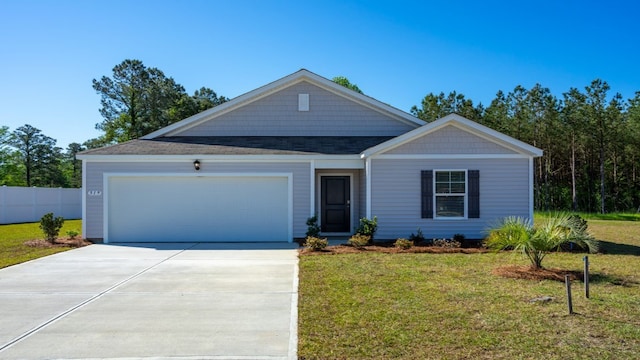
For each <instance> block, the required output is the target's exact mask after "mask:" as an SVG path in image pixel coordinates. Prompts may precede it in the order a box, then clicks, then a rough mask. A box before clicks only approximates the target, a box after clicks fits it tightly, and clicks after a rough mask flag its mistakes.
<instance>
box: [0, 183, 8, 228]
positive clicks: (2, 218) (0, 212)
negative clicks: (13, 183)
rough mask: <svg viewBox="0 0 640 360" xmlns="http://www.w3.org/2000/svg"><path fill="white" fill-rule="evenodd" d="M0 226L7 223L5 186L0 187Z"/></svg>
mask: <svg viewBox="0 0 640 360" xmlns="http://www.w3.org/2000/svg"><path fill="white" fill-rule="evenodd" d="M0 200H2V204H0V206H1V208H0V224H4V223H5V222H6V221H7V210H6V209H7V185H2V186H0Z"/></svg>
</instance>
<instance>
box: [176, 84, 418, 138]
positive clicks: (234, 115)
mask: <svg viewBox="0 0 640 360" xmlns="http://www.w3.org/2000/svg"><path fill="white" fill-rule="evenodd" d="M298 94H309V111H298ZM416 127H418V125H416V124H408V123H406V122H403V121H400V120H398V119H396V118H393V117H391V116H390V115H386V114H382V113H380V112H378V111H374V110H372V109H371V108H368V107H366V106H364V105H360V104H358V103H356V102H354V101H351V100H349V99H347V98H344V97H342V96H338V95H335V94H334V93H331V92H329V91H327V90H324V89H322V88H320V87H317V86H315V85H312V84H310V83H308V82H301V83H298V84H295V85H292V86H290V87H288V88H285V89H283V90H281V91H279V92H276V93H274V94H271V95H269V96H266V97H264V98H262V99H259V100H257V101H254V102H253V103H250V104H248V105H245V106H241V107H239V108H238V109H235V110H233V111H231V112H229V113H226V114H223V115H220V116H219V117H216V118H214V119H212V120H209V121H207V122H204V123H202V124H199V125H197V126H194V127H192V128H190V129H186V130H184V131H181V132H179V133H175V134H172V135H176V136H178V135H179V136H214V135H215V136H344V135H350V136H396V135H400V134H403V133H405V132H407V131H410V130H413V129H415V128H416Z"/></svg>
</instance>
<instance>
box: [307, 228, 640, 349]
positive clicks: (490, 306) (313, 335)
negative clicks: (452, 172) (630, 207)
mask: <svg viewBox="0 0 640 360" xmlns="http://www.w3.org/2000/svg"><path fill="white" fill-rule="evenodd" d="M589 227H590V229H591V231H592V233H594V234H595V235H596V237H598V238H599V239H604V240H606V241H607V242H606V243H605V244H604V245H605V246H604V248H605V251H607V254H595V255H594V254H592V255H589V260H590V269H591V274H592V281H591V289H590V294H591V298H590V299H585V298H584V296H583V290H582V282H581V281H574V283H573V295H574V296H573V303H574V304H573V309H574V312H576V314H574V315H568V311H567V306H566V297H565V289H564V283H561V282H557V281H551V280H545V281H531V280H521V279H508V278H503V277H499V276H496V275H493V274H492V270H494V269H495V268H497V267H499V266H504V265H509V264H518V265H527V264H528V261H527V260H525V259H524V258H522V257H521V256H520V255H519V254H513V253H506V252H503V253H498V254H496V253H478V254H382V253H368V252H367V251H363V252H362V253H360V254H342V255H325V256H322V255H321V256H302V257H301V258H300V288H299V350H298V353H299V356H300V357H301V358H305V359H327V358H331V359H335V358H343V359H353V358H361V359H365V358H367V359H368V358H405V359H476V358H478V359H518V358H531V359H578V358H594V359H595V358H597V359H607V358H610V359H619V358H634V357H637V354H638V353H640V311H638V309H640V274H639V272H638V269H640V256H637V255H638V254H640V251H639V250H640V223H638V222H628V221H627V222H619V221H598V220H591V221H589ZM584 255H585V254H577V253H573V254H572V253H557V254H555V253H554V254H551V255H549V256H548V257H547V258H546V259H545V263H544V265H545V266H546V267H550V268H551V267H553V268H563V269H568V270H575V271H579V270H582V266H583V261H582V258H583V256H584ZM541 296H551V297H552V298H553V300H552V301H551V302H546V303H531V302H530V300H531V299H533V298H537V297H541Z"/></svg>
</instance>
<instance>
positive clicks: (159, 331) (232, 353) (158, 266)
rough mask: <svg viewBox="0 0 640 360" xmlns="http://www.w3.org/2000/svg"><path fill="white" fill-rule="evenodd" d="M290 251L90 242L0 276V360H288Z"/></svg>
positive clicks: (292, 323)
mask: <svg viewBox="0 0 640 360" xmlns="http://www.w3.org/2000/svg"><path fill="white" fill-rule="evenodd" d="M297 266H298V258H297V252H296V250H295V246H293V245H292V244H205V243H172V244H119V245H106V244H104V245H91V246H88V247H84V248H80V249H75V250H71V251H67V252H64V253H59V254H56V255H52V256H48V257H45V258H41V259H38V260H34V261H30V262H27V263H23V264H19V265H15V266H11V267H8V268H5V269H1V270H0V304H2V305H1V306H0V358H2V359H52V358H53V359H92V358H93V359H95V358H100V359H105V358H107V359H108V358H154V359H163V358H171V359H180V358H184V359H294V358H296V352H297V348H296V346H297V296H298V288H297V287H298V283H297V281H298V279H297V277H298V267H297Z"/></svg>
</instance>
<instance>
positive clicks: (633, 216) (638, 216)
mask: <svg viewBox="0 0 640 360" xmlns="http://www.w3.org/2000/svg"><path fill="white" fill-rule="evenodd" d="M570 213H572V214H578V215H580V216H581V217H582V218H583V219H586V220H618V221H640V213H609V214H598V213H583V212H577V213H573V212H570ZM549 214H550V213H548V212H542V211H537V212H536V213H535V217H536V218H538V217H547V216H548V215H549Z"/></svg>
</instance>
